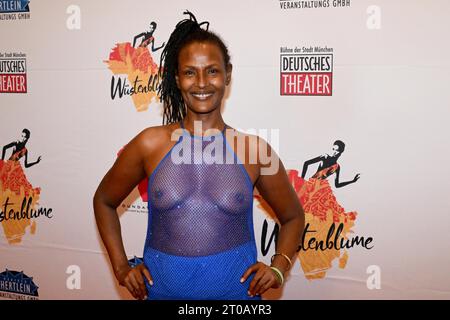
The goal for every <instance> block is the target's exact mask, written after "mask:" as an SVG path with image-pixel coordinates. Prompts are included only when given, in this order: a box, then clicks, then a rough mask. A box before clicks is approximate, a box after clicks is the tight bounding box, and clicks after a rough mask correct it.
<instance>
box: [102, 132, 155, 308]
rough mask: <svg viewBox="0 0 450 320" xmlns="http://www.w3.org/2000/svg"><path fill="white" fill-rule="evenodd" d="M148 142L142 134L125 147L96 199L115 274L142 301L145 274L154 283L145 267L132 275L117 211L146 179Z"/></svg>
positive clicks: (103, 181) (106, 245) (103, 237)
mask: <svg viewBox="0 0 450 320" xmlns="http://www.w3.org/2000/svg"><path fill="white" fill-rule="evenodd" d="M145 140H146V139H145V134H144V133H141V134H139V135H138V136H136V137H135V138H134V139H133V140H132V141H130V142H129V143H128V144H127V145H126V146H125V148H124V149H123V151H122V152H121V154H120V155H119V156H118V158H117V159H116V161H115V163H114V165H113V166H112V168H111V169H110V170H109V171H108V172H107V173H106V175H105V176H104V178H103V179H102V181H101V182H100V185H99V186H98V188H97V191H96V192H95V195H94V199H93V204H94V213H95V220H96V222H97V227H98V230H99V233H100V236H101V238H102V240H103V243H104V244H105V247H106V250H107V252H108V255H109V258H110V261H111V264H112V267H113V270H114V274H115V276H116V278H117V280H118V281H119V283H120V284H121V285H123V286H126V287H127V288H128V290H129V291H130V293H131V294H132V295H133V296H134V297H135V298H141V299H143V298H145V296H146V288H145V284H144V281H143V278H142V274H144V276H146V277H147V279H148V280H149V282H150V283H152V280H151V277H150V274H149V272H148V270H147V269H145V267H143V266H140V267H139V268H137V270H136V271H137V272H131V271H132V270H131V267H130V266H129V265H128V259H127V255H126V253H125V249H124V246H123V241H122V235H121V228H120V222H119V217H118V215H117V211H116V209H117V207H118V206H119V205H120V203H122V201H123V200H124V199H125V198H126V197H127V196H128V195H129V194H130V192H131V191H132V190H133V189H134V188H135V187H136V185H138V183H139V182H140V181H142V180H143V179H144V178H145V177H146V172H145V170H144V163H143V159H144V157H145V156H146V155H147V154H148V143H146V141H145ZM133 271H134V270H133Z"/></svg>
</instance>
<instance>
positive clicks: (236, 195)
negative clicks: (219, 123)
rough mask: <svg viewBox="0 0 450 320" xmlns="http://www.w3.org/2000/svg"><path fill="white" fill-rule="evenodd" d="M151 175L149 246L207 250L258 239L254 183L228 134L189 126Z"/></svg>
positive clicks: (192, 252)
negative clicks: (195, 130) (196, 130)
mask: <svg viewBox="0 0 450 320" xmlns="http://www.w3.org/2000/svg"><path fill="white" fill-rule="evenodd" d="M180 125H181V128H182V130H183V134H182V135H181V136H180V138H179V140H178V141H177V143H176V144H175V145H174V146H173V147H172V148H171V149H170V151H169V152H168V153H167V154H166V155H165V156H164V158H163V159H162V160H161V161H160V163H159V164H158V166H157V167H156V168H155V170H154V171H153V173H152V174H151V176H150V179H149V185H148V202H149V203H148V207H149V213H150V216H149V226H148V231H147V241H146V247H150V248H153V249H156V250H159V251H162V252H164V253H168V254H172V255H177V256H206V255H212V254H216V253H219V252H222V251H225V250H229V249H232V248H234V247H237V246H239V245H241V244H244V243H246V242H248V241H254V233H253V222H252V221H253V220H252V219H253V218H252V209H253V185H252V183H251V180H250V178H249V176H248V174H247V172H246V170H245V168H244V166H243V165H242V163H241V162H240V160H239V159H238V158H237V156H236V154H235V153H234V152H233V150H232V148H231V147H230V145H229V144H228V142H227V140H226V139H225V134H224V132H225V128H226V127H225V128H224V130H223V131H222V132H221V133H218V134H216V135H212V136H203V137H202V136H195V135H192V134H191V133H189V131H187V130H186V129H184V127H183V124H182V122H181V123H180Z"/></svg>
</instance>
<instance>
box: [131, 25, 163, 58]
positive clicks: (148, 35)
mask: <svg viewBox="0 0 450 320" xmlns="http://www.w3.org/2000/svg"><path fill="white" fill-rule="evenodd" d="M155 29H156V22H155V21H152V22H151V23H150V30H149V31H148V32H145V31H144V32H142V33H140V34H138V35H137V36H135V37H134V39H133V48H134V46H135V45H136V41H137V40H138V39H139V38H141V37H144V38H143V39H142V41H141V44H140V45H139V47H147V46H149V45H150V43H151V44H152V52H155V51H157V50H159V49H161V48H162V47H164V45H165V44H166V43H165V42H163V44H162V45H161V46H159V47H158V48H155V38H154V37H153V32H155Z"/></svg>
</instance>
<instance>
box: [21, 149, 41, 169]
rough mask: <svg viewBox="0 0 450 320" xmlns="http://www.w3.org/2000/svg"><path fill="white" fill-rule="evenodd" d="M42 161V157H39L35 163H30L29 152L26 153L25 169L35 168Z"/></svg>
mask: <svg viewBox="0 0 450 320" xmlns="http://www.w3.org/2000/svg"><path fill="white" fill-rule="evenodd" d="M40 161H41V156H39V157H38V158H37V160H36V161H35V162H31V163H28V150H27V151H25V168H29V167H31V166H34V165H35V164H38V163H39V162H40Z"/></svg>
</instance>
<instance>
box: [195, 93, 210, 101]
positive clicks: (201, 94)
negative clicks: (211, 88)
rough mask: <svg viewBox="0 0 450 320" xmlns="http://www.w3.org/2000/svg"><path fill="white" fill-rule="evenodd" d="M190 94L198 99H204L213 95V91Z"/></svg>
mask: <svg viewBox="0 0 450 320" xmlns="http://www.w3.org/2000/svg"><path fill="white" fill-rule="evenodd" d="M191 95H192V96H193V97H194V98H196V99H198V100H206V99H208V98H209V97H211V96H212V95H213V93H211V92H209V93H191Z"/></svg>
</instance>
